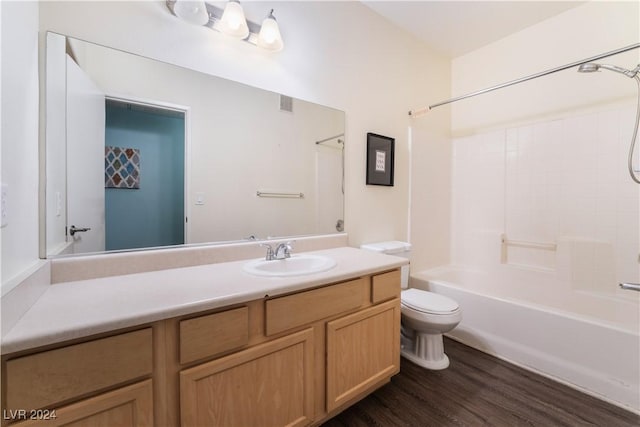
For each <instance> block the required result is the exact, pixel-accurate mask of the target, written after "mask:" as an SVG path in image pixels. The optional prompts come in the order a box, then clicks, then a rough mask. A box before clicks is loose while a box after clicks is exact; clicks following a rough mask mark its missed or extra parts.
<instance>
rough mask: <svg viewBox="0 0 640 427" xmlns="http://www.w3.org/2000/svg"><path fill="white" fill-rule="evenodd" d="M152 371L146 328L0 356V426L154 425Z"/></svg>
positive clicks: (150, 346)
mask: <svg viewBox="0 0 640 427" xmlns="http://www.w3.org/2000/svg"><path fill="white" fill-rule="evenodd" d="M152 372H153V346H152V329H151V328H150V327H147V328H144V329H140V330H137V331H132V332H124V333H120V334H118V335H113V336H109V337H105V338H99V339H93V340H90V341H86V342H82V343H78V344H72V345H67V346H64V347H60V348H56V349H51V350H46V351H41V352H37V353H34V354H28V355H23V356H19V357H15V358H13V357H11V356H9V357H3V362H2V373H3V378H2V381H3V395H2V409H3V417H2V424H3V425H6V424H9V423H13V422H15V425H21V426H22V425H40V424H42V425H48V426H57V425H73V426H82V425H98V426H99V425H105V426H107V425H109V426H111V425H113V426H120V425H121V426H125V425H137V426H152V425H153V392H152V391H153V389H152V380H151V376H152ZM72 402H75V403H72Z"/></svg>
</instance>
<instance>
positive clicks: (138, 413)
mask: <svg viewBox="0 0 640 427" xmlns="http://www.w3.org/2000/svg"><path fill="white" fill-rule="evenodd" d="M151 384H152V383H151V380H146V381H143V382H140V383H136V384H133V385H130V386H127V387H122V388H119V389H117V390H114V391H111V392H108V393H104V394H101V395H98V396H96V397H92V398H90V399H86V400H82V401H80V402H78V403H74V404H72V405H69V406H64V407H62V408H59V409H56V410H41V411H33V412H27V414H26V417H28V418H32V419H30V420H28V421H24V422H21V423H17V424H12V425H15V426H16V427H18V426H20V427H26V426H36V425H42V426H52V427H53V426H65V427H134V426H135V427H138V426H140V427H142V426H149V427H151V426H153V388H152V386H151Z"/></svg>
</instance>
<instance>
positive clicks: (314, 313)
mask: <svg viewBox="0 0 640 427" xmlns="http://www.w3.org/2000/svg"><path fill="white" fill-rule="evenodd" d="M368 285H369V278H368V277H366V278H359V279H355V280H350V281H348V282H344V283H339V284H337V285H331V286H326V287H323V288H318V289H313V290H311V291H306V292H299V293H297V294H293V295H287V296H284V297H279V298H273V299H270V300H267V302H266V307H265V319H266V334H267V336H269V335H274V334H277V333H279V332H282V331H286V330H287V329H292V328H296V327H299V326H303V325H307V324H309V323H312V322H315V321H317V320H321V319H324V318H327V317H330V316H333V315H336V314H340V313H343V312H345V311H349V310H353V309H356V308H359V307H361V306H362V304H363V303H364V302H365V299H366V297H367V296H366V294H367V286H368Z"/></svg>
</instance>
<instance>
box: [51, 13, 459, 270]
mask: <svg viewBox="0 0 640 427" xmlns="http://www.w3.org/2000/svg"><path fill="white" fill-rule="evenodd" d="M243 5H245V10H246V11H247V16H248V18H249V19H253V20H256V21H260V20H261V19H262V17H263V15H264V14H265V13H266V11H267V9H269V8H271V7H273V8H275V11H276V16H277V18H278V22H279V23H280V26H281V31H282V35H283V38H284V39H285V48H284V50H283V51H282V52H280V53H278V54H275V55H273V54H267V53H264V52H260V51H259V50H257V49H256V48H255V47H253V46H250V45H247V44H243V43H239V42H235V41H233V40H229V39H227V38H225V37H223V36H222V35H220V34H218V33H215V32H212V31H209V30H207V29H204V28H198V27H194V26H191V25H188V24H186V23H184V22H181V21H178V20H177V19H176V18H175V17H173V16H172V15H171V14H170V13H169V12H168V11H167V9H166V7H165V5H164V2H154V3H149V2H112V3H111V2H90V3H83V2H80V3H79V2H69V3H64V2H43V3H41V10H40V12H41V13H40V15H41V16H40V21H41V29H42V30H50V31H56V32H60V33H63V34H67V35H71V36H74V37H77V38H81V39H85V40H88V41H93V42H96V43H101V44H104V45H108V46H111V47H116V48H120V49H123V50H126V51H130V52H133V53H140V54H142V55H145V56H148V57H152V58H155V59H160V60H164V61H167V62H170V63H175V64H178V65H182V66H186V67H189V68H193V69H196V70H199V71H203V72H206V73H209V74H213V75H218V76H220V77H224V78H227V79H231V80H235V81H239V82H242V83H246V84H250V85H253V86H257V87H260V88H264V89H267V90H271V91H274V92H278V93H284V94H287V95H290V96H294V97H297V98H300V99H305V100H308V101H311V102H316V103H319V104H323V105H328V106H331V107H334V108H337V109H340V110H343V111H345V112H346V120H347V124H346V162H347V174H346V207H345V210H346V215H345V226H346V231H347V232H348V233H349V237H350V244H352V245H359V244H361V243H365V242H372V241H377V240H389V239H402V240H404V239H406V237H407V206H408V197H409V191H408V182H409V172H408V169H409V155H408V140H407V127H408V126H409V124H410V121H409V119H408V116H407V111H408V109H410V108H414V107H415V106H419V105H423V104H424V103H425V102H426V100H427V99H443V98H447V97H448V96H449V61H448V60H447V59H445V58H442V57H440V56H437V55H435V54H434V53H433V52H432V51H430V50H429V49H428V48H426V47H425V46H424V45H423V44H422V43H420V42H418V41H417V40H416V39H415V38H413V37H412V36H410V35H408V34H407V33H405V32H403V31H400V30H398V29H397V28H395V27H393V26H392V25H391V24H389V23H388V22H387V21H385V20H384V19H382V18H381V17H379V16H378V15H376V14H375V13H373V12H372V11H371V10H370V9H368V8H366V7H365V6H363V5H361V4H359V3H358V2H274V3H269V4H268V5H267V4H265V3H263V2H257V3H251V2H245V3H243ZM251 11H254V12H253V13H252V12H251ZM78 17H82V19H78ZM114 23H117V25H115V24H114ZM424 123H428V125H429V132H431V133H432V134H444V135H446V134H447V132H448V126H449V125H448V114H447V113H446V111H443V112H440V113H439V114H437V115H434V116H432V117H431V118H430V119H428V121H426V122H424ZM423 126H426V125H423ZM367 132H375V133H379V134H383V135H388V136H392V137H395V138H396V168H395V171H396V177H395V187H393V188H387V187H376V186H365V184H364V181H365V151H366V149H365V147H366V142H365V141H366V133H367ZM432 142H434V143H435V141H432ZM442 144H446V142H443V143H442ZM441 155H444V156H445V157H444V159H445V163H446V159H447V157H446V156H447V155H446V153H445V154H441ZM439 161H442V159H441V158H438V157H430V158H425V159H423V162H424V163H422V167H423V168H424V167H427V166H426V165H430V164H437V163H438V162H439ZM418 181H420V180H418ZM414 185H418V184H416V183H414ZM429 185H433V186H435V185H436V183H429ZM442 209H444V211H445V212H448V207H445V206H443V207H442ZM419 216H420V220H421V221H424V222H425V223H429V224H431V226H432V227H433V228H434V229H435V232H436V233H439V234H440V235H445V236H446V235H448V215H445V216H444V217H443V218H441V216H442V215H437V216H433V212H432V211H430V210H425V211H423V212H420V213H419ZM438 221H440V224H439V223H438ZM428 237H429V236H421V235H416V236H415V238H420V239H422V238H428ZM438 251H439V252H441V253H444V254H445V255H444V257H445V258H446V257H447V255H446V252H447V250H446V248H439V249H438Z"/></svg>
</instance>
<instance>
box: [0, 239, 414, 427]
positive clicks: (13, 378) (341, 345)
mask: <svg viewBox="0 0 640 427" xmlns="http://www.w3.org/2000/svg"><path fill="white" fill-rule="evenodd" d="M318 253H323V254H326V255H327V256H330V257H332V258H333V259H335V260H336V261H337V266H336V267H335V268H334V269H332V270H330V271H327V272H323V273H317V274H312V275H306V276H296V277H281V278H274V277H268V278H265V277H252V276H250V275H248V274H246V273H243V272H242V269H241V268H240V267H241V266H242V265H243V264H244V263H245V261H237V262H226V263H220V264H213V265H206V266H198V267H191V268H181V269H171V270H164V271H156V272H148V273H139V274H132V275H127V276H112V277H106V278H101V279H94V280H86V281H78V282H70V283H61V284H56V285H51V288H52V289H51V291H52V292H51V293H50V294H47V293H45V295H43V297H42V298H41V299H40V300H39V301H38V302H37V303H36V304H35V305H34V306H33V307H32V309H31V310H30V311H29V312H28V313H26V314H25V316H24V317H23V319H21V320H20V322H19V323H18V324H17V325H16V326H15V327H14V329H12V331H11V332H10V333H9V334H8V335H7V336H6V337H5V338H4V340H3V352H6V351H5V349H6V350H8V352H6V353H7V354H3V356H2V391H3V393H2V408H3V415H4V416H3V420H2V422H3V425H7V424H12V425H32V424H39V423H42V424H43V425H61V424H65V425H66V424H67V423H71V424H73V425H158V426H164V425H166V426H177V425H182V426H203V425H207V426H215V425H224V426H233V425H237V426H247V425H251V426H257V425H269V426H278V425H314V424H319V423H320V422H322V421H323V420H326V419H327V418H329V417H331V416H332V415H334V414H335V413H337V412H339V411H341V410H342V409H344V408H346V407H347V406H349V405H350V404H352V403H354V402H355V401H357V400H359V399H361V398H362V397H364V396H366V395H367V394H369V393H370V392H371V391H373V390H375V389H376V388H378V387H380V386H381V385H383V384H385V383H386V382H388V381H389V379H390V378H391V376H393V375H394V374H396V373H397V372H398V371H399V367H400V365H399V363H400V302H399V301H400V300H399V296H400V270H399V267H400V266H401V265H403V264H405V263H406V260H404V259H402V258H396V257H390V256H386V255H380V254H374V253H370V252H367V251H361V250H358V249H353V248H336V249H330V250H326V251H319V252H318ZM276 262H277V261H276ZM203 274H205V275H206V276H204V277H205V278H206V277H208V280H205V282H208V283H209V285H210V286H209V289H208V292H207V290H206V288H204V287H203V282H202V280H203V276H202V275H203ZM176 277H182V280H181V281H180V282H174V279H175V278H176ZM154 281H155V282H156V285H155V286H156V289H155V293H154V294H152V295H148V296H147V300H146V301H139V302H138V303H136V299H137V298H142V297H143V294H145V293H146V292H147V291H148V289H147V288H146V286H151V283H152V282H154ZM216 281H220V282H221V283H220V285H219V286H216V285H215V282H216ZM172 282H173V286H171V284H172ZM65 287H66V288H68V290H69V292H76V291H77V289H78V288H81V289H85V290H87V289H88V290H87V292H90V290H91V287H93V291H94V292H93V295H94V296H97V297H99V298H101V300H102V301H101V302H100V305H106V306H111V308H113V309H114V310H112V311H111V312H110V314H103V313H107V312H109V310H107V309H106V308H105V309H104V310H100V309H93V311H94V313H93V314H92V313H91V310H92V308H91V305H89V306H87V307H84V306H77V305H76V304H77V303H78V296H77V295H76V296H75V297H74V298H72V299H71V302H68V303H65V302H64V301H65V297H64V295H63V294H64V290H65V289H64V288H65ZM48 292H49V291H48ZM121 292H124V294H120V295H118V294H119V293H121ZM87 295H89V293H87ZM80 298H82V296H80ZM149 300H151V301H149ZM65 304H67V306H65ZM74 305H75V306H76V310H75V311H74V310H73V307H74ZM123 305H124V307H122V306H123ZM136 305H137V306H138V309H137V311H135V306H136ZM118 306H120V308H119V309H118ZM151 306H154V308H153V309H152V308H151ZM83 307H84V308H83ZM107 308H108V307H107ZM65 310H69V312H65ZM127 311H128V312H129V314H127V313H126V312H127ZM51 313H56V314H51ZM35 316H40V323H39V326H35V323H34V322H33V319H35ZM48 316H53V317H52V318H51V319H53V318H56V319H58V321H57V322H56V324H55V325H54V324H50V325H47V324H46V323H47V317H48ZM83 317H85V318H86V319H85V321H82V319H83ZM74 322H75V323H77V324H76V326H75V328H74V327H73V324H74ZM114 325H118V326H117V327H114ZM21 410H23V412H20V411H21ZM54 416H55V418H53V417H54ZM20 419H22V420H24V421H19V420H20ZM25 419H26V420H25ZM47 419H48V420H47Z"/></svg>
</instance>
